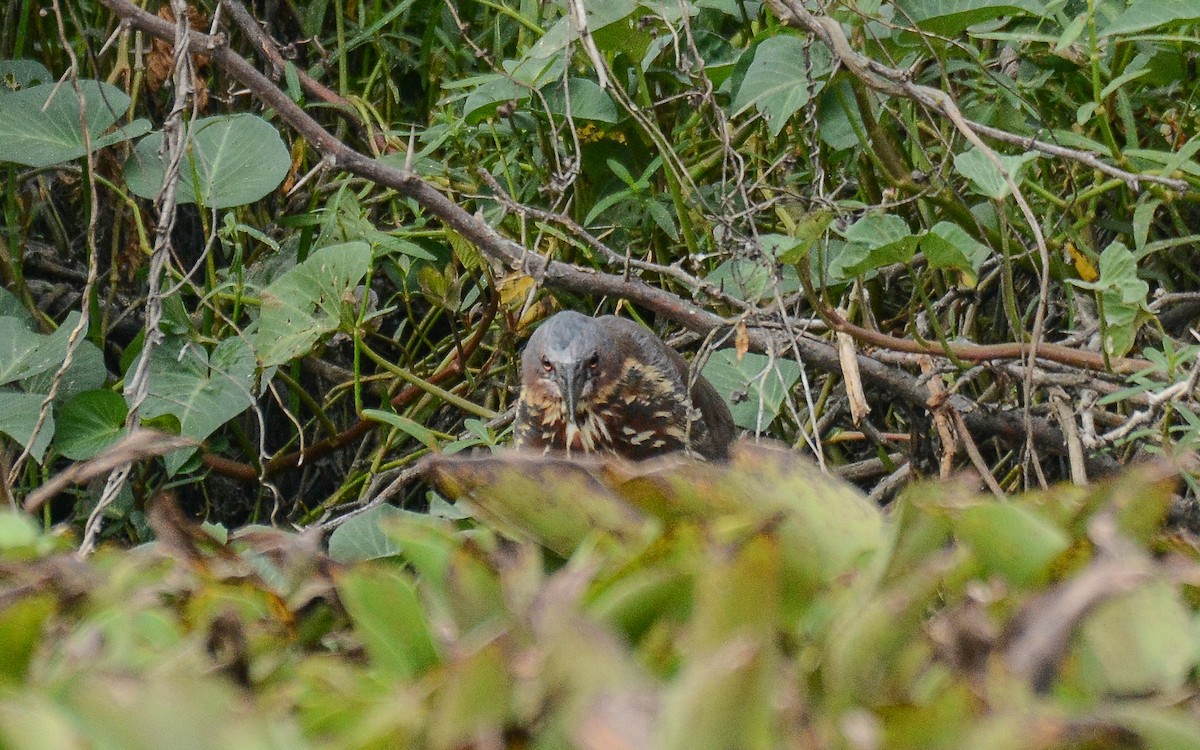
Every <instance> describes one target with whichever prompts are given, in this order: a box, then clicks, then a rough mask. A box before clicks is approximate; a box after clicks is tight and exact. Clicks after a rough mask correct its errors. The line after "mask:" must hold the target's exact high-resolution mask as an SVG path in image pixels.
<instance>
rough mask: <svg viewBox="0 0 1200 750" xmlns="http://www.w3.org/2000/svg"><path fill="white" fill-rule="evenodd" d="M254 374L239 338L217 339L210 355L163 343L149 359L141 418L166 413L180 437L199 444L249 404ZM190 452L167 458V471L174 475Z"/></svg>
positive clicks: (250, 357)
mask: <svg viewBox="0 0 1200 750" xmlns="http://www.w3.org/2000/svg"><path fill="white" fill-rule="evenodd" d="M254 371H255V363H254V354H253V352H251V351H250V347H249V346H248V345H247V344H246V343H245V342H244V341H243V340H242V339H241V338H240V337H237V336H234V337H232V338H228V339H225V340H224V341H221V342H220V343H219V344H217V346H216V348H215V349H214V350H213V352H212V355H211V356H210V355H209V353H208V351H207V350H206V349H205V348H204V347H202V346H198V345H196V344H193V343H190V342H187V341H183V340H180V339H168V340H167V341H166V342H163V343H162V344H160V345H159V346H158V347H156V348H155V350H154V352H153V354H152V356H151V359H150V384H149V392H148V393H147V394H146V400H145V401H144V402H143V404H142V410H141V416H142V418H143V419H153V418H155V417H158V416H161V415H164V414H169V415H171V416H173V417H175V418H176V419H178V420H179V431H180V434H182V435H185V436H187V437H190V438H195V439H196V440H199V441H203V440H204V439H205V438H207V437H208V436H209V435H211V434H212V433H213V432H214V431H215V430H216V429H217V428H218V427H220V426H221V425H223V424H225V423H226V422H228V421H229V420H231V419H233V418H234V417H236V416H237V415H239V414H241V413H242V412H243V411H245V410H246V409H247V408H248V407H249V406H250V405H251V404H252V403H254V393H253V389H254ZM193 452H194V451H193V450H184V451H176V452H175V453H172V454H170V455H168V456H167V457H166V465H167V471H168V472H169V473H172V474H173V473H175V472H176V471H178V470H179V469H180V467H182V466H183V464H184V463H185V462H186V461H187V459H188V457H189V456H190V455H191V454H192V453H193Z"/></svg>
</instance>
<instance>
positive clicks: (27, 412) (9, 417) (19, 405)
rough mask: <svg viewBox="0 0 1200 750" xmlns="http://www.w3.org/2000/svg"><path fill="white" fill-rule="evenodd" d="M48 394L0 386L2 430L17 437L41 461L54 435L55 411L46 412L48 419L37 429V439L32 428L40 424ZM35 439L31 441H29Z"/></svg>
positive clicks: (34, 458)
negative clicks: (38, 421)
mask: <svg viewBox="0 0 1200 750" xmlns="http://www.w3.org/2000/svg"><path fill="white" fill-rule="evenodd" d="M45 400H46V397H45V396H44V395H42V394H40V393H14V392H12V391H4V390H0V432H2V433H4V434H5V435H8V436H9V437H10V438H12V439H13V440H16V441H17V442H18V443H20V444H21V446H22V447H26V448H29V455H31V456H33V460H35V461H37V462H39V463H40V462H41V460H42V457H43V456H44V455H46V447H47V446H49V445H50V439H51V438H52V437H54V412H53V410H51V411H48V412H47V413H46V419H45V421H43V422H42V427H41V429H40V430H38V433H37V436H36V439H35V436H34V434H33V430H34V428H35V427H37V420H38V415H39V414H40V413H41V409H42V402H43V401H45ZM30 441H32V444H31V443H30Z"/></svg>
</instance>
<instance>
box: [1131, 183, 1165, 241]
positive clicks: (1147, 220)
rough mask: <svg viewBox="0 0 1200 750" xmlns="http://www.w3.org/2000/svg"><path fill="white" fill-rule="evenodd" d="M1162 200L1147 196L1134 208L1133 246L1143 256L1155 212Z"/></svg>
mask: <svg viewBox="0 0 1200 750" xmlns="http://www.w3.org/2000/svg"><path fill="white" fill-rule="evenodd" d="M1161 205H1162V201H1161V200H1159V199H1157V198H1148V199H1147V198H1146V197H1143V199H1142V200H1140V201H1138V204H1137V208H1135V209H1133V247H1134V249H1135V250H1136V251H1137V254H1138V256H1141V255H1142V254H1143V253H1144V252H1145V250H1146V238H1147V237H1148V236H1149V235H1150V224H1151V223H1153V221H1154V213H1155V212H1156V211H1157V210H1158V207H1159V206H1161Z"/></svg>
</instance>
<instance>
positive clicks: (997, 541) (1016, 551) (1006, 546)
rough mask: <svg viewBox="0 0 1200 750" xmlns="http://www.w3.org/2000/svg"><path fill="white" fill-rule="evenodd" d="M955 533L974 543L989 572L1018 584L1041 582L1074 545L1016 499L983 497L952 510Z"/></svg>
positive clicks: (1026, 584)
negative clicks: (1053, 564)
mask: <svg viewBox="0 0 1200 750" xmlns="http://www.w3.org/2000/svg"><path fill="white" fill-rule="evenodd" d="M951 528H952V529H953V531H954V533H955V535H957V536H958V537H959V538H960V539H962V540H963V541H964V542H966V543H967V544H969V545H970V546H971V549H972V550H973V551H974V553H975V557H976V558H977V559H978V560H979V561H980V563H981V564H982V565H983V568H984V570H985V571H986V572H987V573H988V574H993V575H999V576H1003V577H1004V578H1005V579H1006V580H1008V581H1009V582H1010V583H1012V584H1014V585H1017V586H1032V585H1035V584H1037V583H1041V582H1042V581H1044V580H1045V579H1046V576H1047V575H1048V574H1049V572H1050V569H1051V565H1052V563H1053V562H1054V561H1055V559H1056V558H1057V557H1058V556H1059V555H1061V554H1062V553H1063V552H1065V551H1066V550H1067V548H1068V547H1070V546H1071V540H1070V537H1068V536H1067V533H1066V532H1065V531H1063V530H1062V529H1060V528H1059V527H1058V526H1056V525H1054V524H1053V523H1051V522H1050V521H1048V520H1046V519H1045V518H1043V517H1042V516H1040V515H1038V514H1037V513H1036V512H1034V511H1032V510H1030V509H1028V508H1026V507H1024V506H1021V505H1017V504H1015V503H1006V502H993V501H986V500H985V501H983V502H981V503H978V504H974V505H970V506H968V507H965V508H962V509H961V510H958V511H956V512H952V513H951Z"/></svg>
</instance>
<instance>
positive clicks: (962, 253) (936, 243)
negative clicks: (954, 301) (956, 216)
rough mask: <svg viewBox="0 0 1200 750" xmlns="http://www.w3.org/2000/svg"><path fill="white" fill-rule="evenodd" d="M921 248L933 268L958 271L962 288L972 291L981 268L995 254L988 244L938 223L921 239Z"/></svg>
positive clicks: (956, 226)
mask: <svg viewBox="0 0 1200 750" xmlns="http://www.w3.org/2000/svg"><path fill="white" fill-rule="evenodd" d="M919 245H920V248H921V252H922V254H924V255H925V259H926V260H927V261H929V267H930V268H937V269H947V270H952V271H958V274H959V279H960V281H961V283H962V285H963V286H965V287H967V288H968V289H973V288H974V287H975V284H976V283H977V282H978V281H979V269H980V268H982V267H983V263H984V261H986V260H987V259H988V258H989V257H991V254H992V252H991V250H990V249H988V247H987V245H984V244H983V243H981V242H979V241H978V240H976V239H975V238H974V237H972V236H971V235H969V234H967V232H966V231H965V230H964V229H963V228H962V227H960V226H958V225H957V224H951V223H950V222H948V221H939V222H938V223H937V224H935V225H934V226H933V228H932V229H930V230H929V231H928V232H926V233H925V234H924V235H922V236H921V239H920V243H919Z"/></svg>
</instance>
